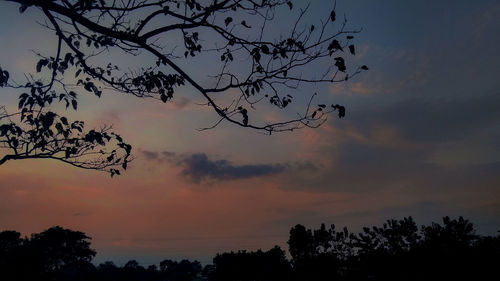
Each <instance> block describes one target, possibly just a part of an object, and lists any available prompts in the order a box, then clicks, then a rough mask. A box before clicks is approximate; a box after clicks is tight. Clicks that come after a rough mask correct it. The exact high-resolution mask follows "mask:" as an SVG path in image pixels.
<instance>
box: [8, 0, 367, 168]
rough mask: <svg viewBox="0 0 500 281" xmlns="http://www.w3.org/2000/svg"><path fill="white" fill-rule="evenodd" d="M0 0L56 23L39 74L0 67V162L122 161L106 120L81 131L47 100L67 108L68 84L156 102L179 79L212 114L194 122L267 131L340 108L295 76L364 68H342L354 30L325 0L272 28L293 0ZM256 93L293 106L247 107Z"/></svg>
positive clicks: (328, 78) (322, 77)
mask: <svg viewBox="0 0 500 281" xmlns="http://www.w3.org/2000/svg"><path fill="white" fill-rule="evenodd" d="M7 2H15V3H17V4H20V7H19V11H20V12H21V13H23V12H24V11H26V10H27V9H33V8H36V9H38V10H39V11H40V12H41V13H42V14H43V16H44V18H45V20H46V23H44V25H46V27H47V28H49V29H51V30H53V31H54V33H55V35H56V42H57V49H56V50H55V51H54V53H55V54H53V55H52V56H44V55H40V60H39V61H38V63H37V64H36V69H35V70H36V72H38V73H40V75H38V76H32V75H28V76H27V77H28V81H27V82H26V83H15V82H12V81H11V80H12V79H10V78H9V77H10V75H9V73H8V72H7V71H6V70H1V71H0V86H3V87H11V88H17V89H19V90H20V91H23V92H24V93H22V94H21V95H20V96H19V111H18V112H13V113H7V111H5V110H4V113H3V115H0V122H1V123H0V124H2V125H1V127H0V146H1V147H2V148H4V150H6V151H8V153H7V154H5V155H4V156H3V158H0V164H3V163H5V162H6V161H8V160H13V159H26V158H51V159H57V160H60V161H63V162H66V163H69V164H71V165H74V166H77V167H81V168H87V169H95V170H103V171H107V172H109V173H111V175H115V174H119V173H120V170H122V169H126V167H127V163H128V161H129V160H130V159H129V157H130V146H129V145H128V144H126V143H124V142H123V140H122V139H121V137H120V136H118V135H116V134H113V133H111V132H110V127H106V128H103V129H101V130H90V131H88V132H85V133H84V132H83V122H81V121H74V122H70V121H69V119H68V118H66V117H64V116H62V115H61V114H58V113H55V112H53V111H52V110H50V109H49V106H50V105H51V104H52V103H53V102H56V101H58V102H62V103H63V104H65V105H66V107H67V108H69V107H71V108H73V109H75V110H76V109H77V105H78V99H77V93H76V92H78V91H83V92H90V93H93V94H95V95H97V96H101V94H102V91H103V90H104V89H114V90H117V91H120V92H124V93H127V94H130V95H134V96H138V97H142V98H146V97H148V98H155V99H159V100H161V101H163V102H167V101H169V100H171V99H173V98H174V94H175V92H176V90H177V89H178V88H179V87H185V86H189V87H191V88H192V89H194V90H195V91H196V92H197V93H198V94H199V95H200V97H201V98H203V99H204V104H205V105H206V106H208V107H210V108H211V109H212V110H213V111H215V113H216V114H217V115H218V119H217V120H216V121H215V122H214V123H213V124H211V125H210V126H208V127H206V128H203V129H210V128H214V127H216V126H217V125H218V124H220V123H221V122H223V121H226V122H230V123H232V124H236V125H239V126H243V127H247V128H252V129H256V130H261V131H265V132H268V133H272V132H280V131H293V130H295V129H299V128H303V127H318V126H320V125H321V124H323V123H324V122H325V121H326V118H327V115H328V114H329V113H331V112H333V111H336V112H337V113H338V117H344V115H345V108H344V107H343V106H341V105H338V104H331V105H327V104H326V102H325V103H320V104H315V103H314V102H313V101H314V100H313V98H314V97H315V95H316V94H315V93H304V92H303V88H302V85H303V84H313V83H340V82H343V81H347V80H348V79H350V78H352V77H354V76H356V75H357V74H359V73H360V72H361V71H364V70H368V67H366V66H364V65H362V66H356V67H352V68H351V67H349V68H348V66H347V63H346V62H347V57H346V56H347V54H350V55H355V53H356V49H355V46H354V44H353V39H354V35H355V34H356V33H358V32H359V30H352V29H348V28H347V20H346V18H345V17H343V18H342V19H338V18H337V15H336V11H335V4H333V2H330V3H332V5H331V6H330V7H328V8H326V7H325V15H323V16H322V18H321V19H319V18H318V23H316V25H314V24H306V23H304V22H303V21H304V18H305V17H306V14H307V12H308V9H309V5H307V6H305V7H304V8H301V9H300V11H298V12H297V13H296V14H295V20H294V21H292V22H288V23H287V27H286V28H287V29H286V30H283V32H282V33H281V34H277V33H275V32H274V31H272V30H270V29H272V27H273V26H276V25H277V24H278V23H279V21H278V20H279V19H280V18H282V16H281V15H282V14H286V13H292V12H293V10H294V9H296V8H295V7H296V4H294V3H293V2H292V1H288V0H262V1H261V0H259V1H254V0H220V1H217V0H213V1H209V0H204V1H201V0H185V1H180V0H151V1H147V0H139V1H137V0H125V1H101V0H51V1H42V0H7ZM301 4H304V3H303V2H301ZM322 4H327V1H325V2H324V3H322ZM110 53H112V54H116V55H121V56H123V57H124V58H125V59H127V57H135V56H140V57H142V58H143V60H142V62H143V67H141V68H140V69H133V70H130V69H129V68H128V67H126V66H122V65H120V60H110V59H109V57H110V56H109V54H110ZM187 64H190V65H191V68H188V67H187ZM196 68H197V69H198V70H199V69H200V68H203V69H206V70H207V71H213V72H211V73H205V74H206V75H208V76H209V77H210V78H212V80H211V81H210V83H204V82H203V81H206V76H205V75H203V76H201V77H200V75H197V73H196V71H195V70H194V69H196ZM214 69H217V70H214ZM312 69H314V70H315V71H311V70H312ZM44 74H45V75H44ZM35 77H36V78H35ZM304 95H305V96H304ZM297 100H298V101H297ZM263 101H267V102H269V103H270V105H271V107H272V108H275V109H278V110H281V109H285V108H290V107H289V105H290V104H291V103H297V104H303V108H301V109H300V112H298V111H299V109H295V110H294V111H295V112H293V113H296V115H290V113H288V114H287V115H286V116H287V117H284V118H283V119H282V120H275V119H274V118H269V117H268V116H271V115H270V114H267V112H266V111H265V110H266V109H265V107H263V106H262V107H261V108H260V109H259V110H258V111H257V107H256V104H258V103H261V102H263ZM4 109H5V108H4ZM293 113H292V114H293ZM0 114H2V113H0ZM291 116H293V117H291ZM114 147H116V148H115V149H113V148H114Z"/></svg>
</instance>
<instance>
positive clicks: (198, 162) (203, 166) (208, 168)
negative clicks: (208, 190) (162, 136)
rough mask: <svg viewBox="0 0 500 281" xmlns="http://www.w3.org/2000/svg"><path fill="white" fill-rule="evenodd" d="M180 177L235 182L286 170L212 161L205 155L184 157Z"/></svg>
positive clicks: (198, 180)
mask: <svg viewBox="0 0 500 281" xmlns="http://www.w3.org/2000/svg"><path fill="white" fill-rule="evenodd" d="M180 162H181V164H182V165H183V170H182V175H183V176H185V177H187V178H189V179H190V180H191V181H193V182H197V183H200V182H201V181H203V180H210V179H212V180H235V179H246V178H252V177H259V176H268V175H273V174H279V173H281V172H283V171H284V170H285V169H286V166H285V165H280V164H254V165H241V166H238V165H234V164H232V163H231V162H229V161H228V160H224V159H221V160H212V159H209V158H208V156H207V155H206V154H205V153H194V154H191V155H189V156H187V157H184V158H183V159H182V160H181V161H180Z"/></svg>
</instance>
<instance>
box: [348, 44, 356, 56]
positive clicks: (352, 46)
mask: <svg viewBox="0 0 500 281" xmlns="http://www.w3.org/2000/svg"><path fill="white" fill-rule="evenodd" d="M349 51H350V52H351V54H353V55H355V54H356V50H355V49H354V45H349Z"/></svg>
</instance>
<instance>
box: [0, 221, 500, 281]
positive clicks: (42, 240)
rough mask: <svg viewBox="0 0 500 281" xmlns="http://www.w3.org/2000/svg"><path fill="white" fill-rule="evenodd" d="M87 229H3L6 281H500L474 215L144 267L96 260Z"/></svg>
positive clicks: (314, 232) (490, 245) (296, 234)
mask: <svg viewBox="0 0 500 281" xmlns="http://www.w3.org/2000/svg"><path fill="white" fill-rule="evenodd" d="M89 239H90V238H89V237H88V236H86V235H85V234H84V233H82V232H78V231H72V230H68V229H63V228H61V227H53V228H50V229H48V230H46V231H44V232H42V233H39V234H33V235H31V237H30V238H21V235H20V234H19V233H18V232H16V231H4V232H0V280H16V281H17V280H21V281H24V280H26V281H27V280H30V281H31V280H43V281H45V280H51V281H73V280H78V281H79V280H82V281H83V280H97V281H201V280H207V281H295V280H297V281H299V280H300V281H303V280H311V281H314V280H341V281H354V280H356V281H360V280H375V281H379V280H383V281H387V280H390V281H392V280H394V281H395V280H398V281H410V280H412V281H413V280H439V281H442V280H495V279H492V277H494V276H496V275H497V273H498V272H497V271H498V261H499V260H500V235H497V236H494V237H492V236H480V235H477V234H475V230H474V226H473V225H472V223H471V222H469V221H468V220H466V219H464V218H462V217H459V218H458V219H450V218H449V217H445V218H443V222H442V224H439V223H432V224H431V225H428V226H421V227H420V228H419V227H417V225H416V223H415V222H414V221H413V219H412V218H411V217H408V218H403V219H402V220H394V219H391V220H388V221H387V222H386V223H384V224H383V225H382V226H373V227H371V228H368V227H364V228H363V230H362V232H360V233H357V234H356V233H352V232H349V231H348V230H347V228H343V229H342V230H341V231H336V230H335V226H334V225H331V226H330V227H329V228H327V227H326V226H325V225H324V224H322V225H321V226H320V227H319V228H318V229H308V228H306V227H304V226H302V225H296V226H294V227H293V228H292V229H291V230H290V237H289V240H288V244H289V246H290V254H291V257H292V259H291V260H288V259H287V258H286V256H285V252H284V251H283V250H282V249H280V248H279V247H278V246H275V247H274V248H272V249H270V250H268V251H262V250H258V251H238V252H229V253H221V254H217V255H216V256H215V257H214V259H213V264H209V265H206V266H205V267H204V268H203V269H202V266H201V264H200V263H199V262H198V261H189V260H182V261H173V260H169V259H166V260H163V261H161V262H160V264H159V265H160V266H159V267H156V265H151V266H148V267H147V268H145V267H144V266H142V265H140V264H139V262H138V261H136V260H130V261H128V262H127V263H125V264H124V265H123V266H122V267H118V266H116V265H115V264H114V263H113V262H104V263H102V264H100V265H98V266H97V267H94V266H93V265H92V263H91V260H92V258H93V256H94V255H95V252H94V251H93V250H92V249H90V244H89V241H88V240H89Z"/></svg>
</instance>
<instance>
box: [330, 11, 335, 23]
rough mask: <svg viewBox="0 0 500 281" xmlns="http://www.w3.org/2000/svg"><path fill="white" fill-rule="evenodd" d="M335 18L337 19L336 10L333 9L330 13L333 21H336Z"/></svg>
mask: <svg viewBox="0 0 500 281" xmlns="http://www.w3.org/2000/svg"><path fill="white" fill-rule="evenodd" d="M335 19H336V15H335V10H333V11H332V12H331V13H330V20H331V21H335Z"/></svg>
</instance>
